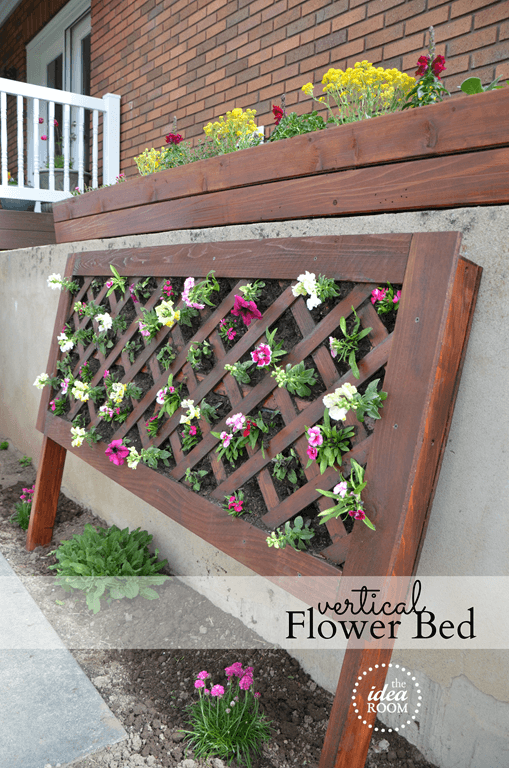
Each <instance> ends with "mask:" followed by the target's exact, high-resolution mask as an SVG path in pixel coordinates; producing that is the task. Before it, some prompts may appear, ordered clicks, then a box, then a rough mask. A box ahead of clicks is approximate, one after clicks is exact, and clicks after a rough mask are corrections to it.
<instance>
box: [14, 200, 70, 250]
mask: <svg viewBox="0 0 509 768" xmlns="http://www.w3.org/2000/svg"><path fill="white" fill-rule="evenodd" d="M56 242H57V240H56V235H55V224H54V221H53V214H52V213H33V212H32V211H7V210H3V209H0V251H9V250H14V249H15V248H31V247H34V246H37V245H54V244H55V243H56Z"/></svg>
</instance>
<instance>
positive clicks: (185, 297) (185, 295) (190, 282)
mask: <svg viewBox="0 0 509 768" xmlns="http://www.w3.org/2000/svg"><path fill="white" fill-rule="evenodd" d="M193 288H194V277H188V278H187V280H186V281H185V283H184V290H183V291H182V301H183V302H185V303H186V304H187V306H188V307H192V308H193V309H203V308H204V307H205V304H197V303H196V302H195V301H191V300H190V298H189V294H190V292H191V291H192V290H193Z"/></svg>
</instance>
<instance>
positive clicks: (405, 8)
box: [385, 0, 426, 26]
mask: <svg viewBox="0 0 509 768" xmlns="http://www.w3.org/2000/svg"><path fill="white" fill-rule="evenodd" d="M425 9H426V0H412V2H409V3H405V4H404V5H398V6H397V7H396V8H393V9H392V10H390V11H387V13H386V14H385V24H386V25H387V26H390V25H391V24H395V23H396V22H397V21H403V20H404V19H408V18H412V17H414V16H416V15H417V14H419V13H422V12H423V11H424V10H425Z"/></svg>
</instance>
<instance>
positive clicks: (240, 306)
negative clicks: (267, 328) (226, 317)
mask: <svg viewBox="0 0 509 768" xmlns="http://www.w3.org/2000/svg"><path fill="white" fill-rule="evenodd" d="M232 315H234V316H235V317H241V318H242V321H243V323H244V325H250V324H251V321H252V320H259V319H260V318H261V316H262V313H261V312H260V310H259V309H258V307H257V306H256V304H255V303H254V301H246V299H244V298H243V297H242V296H235V303H234V306H233V309H232Z"/></svg>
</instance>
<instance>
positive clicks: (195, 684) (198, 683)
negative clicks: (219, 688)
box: [194, 680, 205, 688]
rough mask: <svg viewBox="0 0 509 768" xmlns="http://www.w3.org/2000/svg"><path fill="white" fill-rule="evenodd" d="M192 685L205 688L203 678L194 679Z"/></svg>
mask: <svg viewBox="0 0 509 768" xmlns="http://www.w3.org/2000/svg"><path fill="white" fill-rule="evenodd" d="M194 687H195V688H205V683H204V682H203V680H195V683H194Z"/></svg>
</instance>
